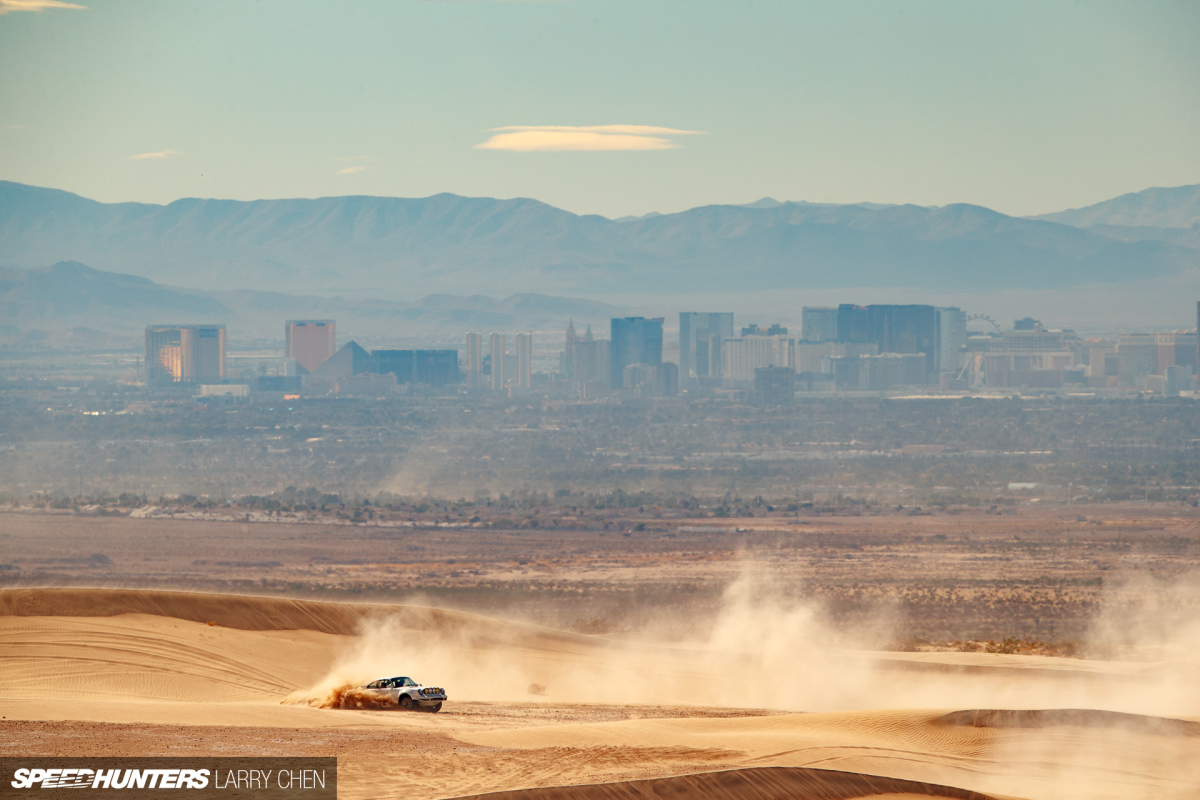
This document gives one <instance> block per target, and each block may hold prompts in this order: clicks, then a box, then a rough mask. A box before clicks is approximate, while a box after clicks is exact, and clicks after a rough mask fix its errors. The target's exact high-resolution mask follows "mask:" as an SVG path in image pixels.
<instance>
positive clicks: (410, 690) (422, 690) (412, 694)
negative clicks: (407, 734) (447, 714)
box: [363, 678, 446, 712]
mask: <svg viewBox="0 0 1200 800" xmlns="http://www.w3.org/2000/svg"><path fill="white" fill-rule="evenodd" d="M363 688H364V689H370V690H371V691H374V692H379V693H380V694H385V695H387V696H388V697H390V698H392V700H394V701H396V705H398V706H400V707H401V708H403V709H404V710H405V711H412V710H413V709H420V710H422V711H433V712H438V711H441V710H442V703H444V702H445V701H446V690H445V689H441V688H439V687H436V686H422V685H421V684H419V683H417V682H416V681H414V680H413V679H412V678H380V679H379V680H377V681H371V682H370V683H368V684H367V685H366V686H364V687H363Z"/></svg>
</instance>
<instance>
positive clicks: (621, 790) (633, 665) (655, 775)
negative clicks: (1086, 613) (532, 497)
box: [0, 589, 1200, 800]
mask: <svg viewBox="0 0 1200 800" xmlns="http://www.w3.org/2000/svg"><path fill="white" fill-rule="evenodd" d="M796 613H797V614H799V612H796ZM753 616H754V615H752V614H751V615H749V616H745V617H743V618H741V619H737V618H735V617H729V618H726V619H724V620H722V621H718V622H717V623H716V624H715V626H714V631H713V636H712V637H711V638H709V639H707V640H704V641H692V642H684V643H677V644H676V645H674V646H669V647H668V646H662V645H656V644H649V643H638V642H626V641H617V640H612V639H605V638H601V637H593V636H584V635H579V634H573V633H564V632H560V631H555V630H550V629H546V628H540V627H536V626H531V625H525V624H518V623H513V622H506V621H502V620H495V619H489V618H487V617H483V616H477V615H471V614H465V613H461V612H453V611H445V610H436V609H428V608H419V607H412V606H385V605H367V604H361V605H356V604H342V603H320V602H311V601H298V600H295V601H293V600H281V599H275V598H255V597H247V596H230V595H215V594H198V593H184V592H164V591H151V590H115V589H9V590H3V591H0V717H3V720H0V742H2V743H3V748H4V750H5V751H6V752H12V753H20V754H25V755H121V754H133V753H137V754H143V755H185V754H189V755H192V754H200V753H205V754H233V753H237V754H240V755H260V754H261V755H266V754H273V755H336V756H338V758H339V790H340V791H341V792H342V794H343V795H344V796H345V797H350V798H358V797H363V798H366V797H388V796H392V797H457V796H465V795H473V794H480V793H487V792H501V793H503V794H501V795H499V796H502V797H505V798H510V797H516V796H518V794H519V795H520V796H522V797H528V798H560V797H562V798H566V797H570V798H576V797H578V798H618V797H668V796H670V797H687V796H698V795H703V796H713V797H718V796H719V797H725V796H727V797H738V798H766V797H785V796H787V797H813V798H843V797H844V798H850V797H876V796H887V797H892V798H900V797H922V796H923V797H928V796H937V797H962V798H981V797H1020V798H1027V799H1028V800H1041V799H1042V798H1046V799H1047V800H1049V799H1050V798H1072V797H1080V798H1084V797H1086V798H1135V797H1145V798H1185V797H1198V796H1200V722H1198V721H1197V714H1198V713H1200V708H1198V705H1197V703H1198V701H1197V694H1196V690H1195V688H1194V687H1195V686H1196V681H1195V677H1196V672H1195V665H1194V663H1193V662H1191V661H1188V660H1186V659H1184V660H1178V659H1176V660H1173V661H1170V662H1166V661H1164V662H1157V663H1144V662H1138V663H1134V662H1128V663H1125V662H1099V661H1082V660H1074V659H1054V658H1048V657H1037V656H1018V655H993V654H986V653H880V652H864V651H849V650H839V649H833V648H828V647H826V648H822V647H819V646H817V645H816V644H814V643H813V642H811V641H807V640H806V639H805V638H803V637H800V638H798V637H797V636H795V635H794V633H795V631H805V630H807V629H805V628H804V624H803V623H804V620H803V619H802V618H801V617H800V616H797V615H796V614H794V615H793V616H791V617H789V616H788V615H787V614H784V615H771V619H770V620H769V621H767V620H757V621H756V620H755V619H753ZM393 674H407V675H410V676H412V677H415V678H417V679H418V680H421V681H423V682H426V683H433V684H437V685H442V686H445V687H446V688H447V690H448V692H449V694H450V698H451V700H450V702H449V703H448V704H447V706H446V708H445V709H444V710H443V711H442V712H441V713H438V714H429V713H413V712H401V711H398V710H391V709H372V708H363V709H358V708H349V709H347V708H330V707H328V706H331V705H336V704H337V703H335V702H333V701H334V699H336V698H339V697H342V696H343V690H344V687H346V686H355V685H359V684H361V683H362V682H365V681H367V680H370V679H372V678H376V677H381V676H384V675H393ZM351 705H353V703H351ZM1000 710H1007V713H993V712H996V711H1000ZM514 793H515V794H514Z"/></svg>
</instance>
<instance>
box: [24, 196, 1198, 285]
mask: <svg viewBox="0 0 1200 800" xmlns="http://www.w3.org/2000/svg"><path fill="white" fill-rule="evenodd" d="M0 259H3V263H4V265H7V266H13V267H32V266H40V265H43V264H46V263H51V262H54V261H60V260H68V259H70V260H77V261H84V262H86V263H89V264H93V265H95V266H97V267H99V268H102V269H106V270H111V271H114V272H122V273H134V274H138V275H143V276H146V277H149V278H152V279H154V280H156V281H159V282H162V283H168V284H175V285H186V286H194V287H196V288H197V289H204V290H224V289H228V288H231V287H233V288H245V289H251V290H259V291H278V292H285V293H289V294H317V295H342V296H360V297H361V296H370V297H377V298H378V297H386V298H389V299H395V300H397V301H403V300H405V299H406V297H407V296H409V295H412V294H420V295H425V294H428V293H436V292H441V293H450V294H455V295H471V294H499V295H508V294H511V293H512V292H514V291H516V292H539V293H547V294H548V293H554V294H576V295H583V294H586V295H589V296H595V295H597V294H630V293H649V294H655V293H672V292H675V293H677V292H680V291H681V290H684V289H686V290H689V291H740V290H770V289H777V288H839V287H854V286H894V287H912V288H939V289H946V288H963V289H980V288H984V289H986V288H1025V289H1042V288H1061V287H1068V286H1075V285H1084V284H1095V283H1102V284H1103V283H1119V282H1124V281H1127V280H1133V279H1145V278H1148V277H1156V276H1165V275H1171V274H1175V273H1177V272H1178V271H1180V270H1181V269H1187V268H1191V267H1194V266H1195V265H1196V264H1198V263H1200V252H1198V251H1195V250H1192V249H1189V248H1187V247H1183V246H1180V245H1179V244H1173V243H1167V242H1153V241H1121V240H1120V239H1119V238H1113V237H1111V236H1106V235H1101V234H1099V233H1095V232H1089V231H1086V230H1081V229H1079V228H1075V227H1071V226H1069V225H1064V224H1060V223H1057V222H1053V221H1047V220H1040V219H1021V218H1015V217H1009V216H1006V215H1004V214H1000V213H998V212H995V211H992V210H990V209H986V208H982V207H980V206H973V205H968V204H955V205H948V206H943V207H936V208H929V207H923V206H916V205H891V206H880V205H874V204H859V205H833V204H821V203H796V202H785V203H780V202H776V201H771V200H769V199H764V200H763V201H759V202H757V203H752V204H749V205H747V206H728V205H713V206H704V207H700V208H694V209H689V210H687V211H682V212H678V213H674V214H662V215H647V216H644V217H641V218H637V219H624V220H623V221H615V220H609V219H605V218H603V217H598V216H579V215H575V214H572V213H570V212H567V211H563V210H561V209H557V208H554V207H552V206H549V205H547V204H545V203H541V202H539V201H536V200H529V199H513V200H495V199H490V198H468V197H460V196H457V195H451V194H439V195H434V196H432V197H427V198H420V199H410V198H386V197H366V196H349V197H331V198H320V199H315V200H305V199H292V200H257V201H249V202H242V201H232V200H200V199H184V200H178V201H175V202H173V203H170V204H168V205H165V206H158V205H150V204H139V203H118V204H103V203H97V202H94V201H91V200H86V199H84V198H81V197H79V196H77V195H73V194H70V193H68V192H62V191H58V190H52V189H41V188H38V187H28V186H24V185H22V184H15V183H8V182H0ZM414 287H416V288H417V291H415V292H414Z"/></svg>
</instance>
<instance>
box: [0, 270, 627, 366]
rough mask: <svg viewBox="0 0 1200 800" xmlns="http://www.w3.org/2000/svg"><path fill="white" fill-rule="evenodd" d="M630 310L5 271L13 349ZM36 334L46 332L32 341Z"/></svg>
mask: <svg viewBox="0 0 1200 800" xmlns="http://www.w3.org/2000/svg"><path fill="white" fill-rule="evenodd" d="M622 313H624V309H623V308H621V307H619V306H614V305H609V304H607V303H600V302H596V301H592V300H578V299H573V298H568V297H552V296H548V295H541V294H532V293H523V294H514V295H510V296H509V297H506V298H503V299H501V300H496V299H494V298H491V297H487V296H483V295H476V296H472V297H458V296H453V295H430V296H428V297H425V298H422V299H420V300H418V301H416V302H414V303H400V302H392V301H388V300H382V299H366V300H355V299H346V298H342V297H317V296H312V295H307V296H306V295H290V294H284V293H280V292H264V291H250V290H231V291H222V292H203V291H196V290H191V289H181V288H177V287H169V286H162V285H160V284H157V283H154V282H153V281H151V280H149V279H147V278H141V277H136V276H133V275H121V274H117V273H112V272H105V271H102V270H96V269H92V268H91V267H88V266H86V265H84V264H79V263H77V262H61V263H58V264H55V265H53V266H50V267H40V268H35V269H30V270H20V269H12V268H0V320H3V325H2V326H0V339H3V340H6V341H8V342H17V341H20V340H22V339H26V340H28V341H36V342H44V341H49V342H50V343H55V344H67V343H69V344H71V345H72V346H87V341H86V339H87V336H89V335H91V334H98V333H101V332H102V333H103V334H105V336H101V337H99V338H100V339H105V338H107V334H113V335H114V336H115V337H117V338H122V337H123V339H122V340H123V341H125V342H126V344H129V343H132V342H134V341H135V340H136V338H137V337H138V336H140V333H141V330H142V328H143V327H144V326H145V325H147V324H154V323H177V324H186V323H198V322H209V323H225V324H227V325H228V326H229V329H230V336H231V337H233V338H235V339H236V338H246V337H266V338H282V336H283V322H284V320H285V319H289V318H305V317H313V318H323V317H332V318H335V319H337V320H338V325H339V330H340V331H341V332H343V333H344V334H345V335H346V336H363V335H370V336H375V337H396V336H413V335H419V334H441V335H447V334H454V335H457V334H459V333H461V332H462V331H463V330H466V329H468V328H470V329H476V330H508V331H515V330H530V329H533V330H538V329H545V328H547V327H551V326H553V327H558V326H559V325H560V324H561V320H562V319H564V318H567V317H572V316H573V317H575V318H577V319H580V320H588V321H595V322H597V323H599V322H601V321H606V320H607V319H608V318H610V317H612V316H617V315H620V314H622ZM76 329H79V330H82V331H83V333H80V332H79V330H76ZM30 331H34V332H36V335H34V336H33V337H29V336H28V334H29V332H30ZM81 337H82V338H81ZM97 343H99V342H97Z"/></svg>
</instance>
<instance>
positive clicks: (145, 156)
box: [129, 150, 181, 161]
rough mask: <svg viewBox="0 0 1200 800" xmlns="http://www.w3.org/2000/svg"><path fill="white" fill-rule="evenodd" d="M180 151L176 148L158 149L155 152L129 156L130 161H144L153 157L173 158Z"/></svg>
mask: <svg viewBox="0 0 1200 800" xmlns="http://www.w3.org/2000/svg"><path fill="white" fill-rule="evenodd" d="M177 155H181V153H180V152H179V151H177V150H159V151H158V152H157V153H140V154H138V155H136V156H130V157H129V160H130V161H144V160H147V159H153V158H173V157H175V156H177Z"/></svg>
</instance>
